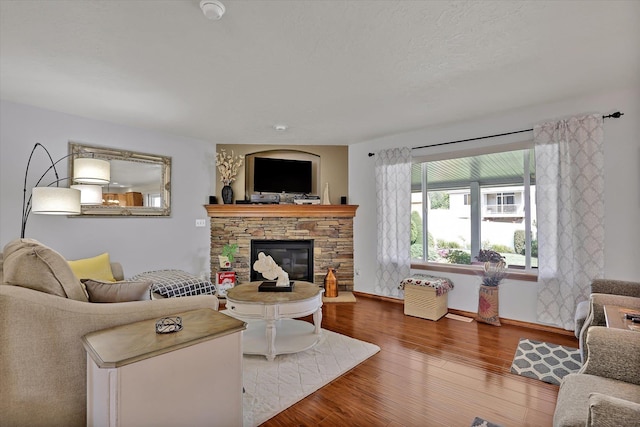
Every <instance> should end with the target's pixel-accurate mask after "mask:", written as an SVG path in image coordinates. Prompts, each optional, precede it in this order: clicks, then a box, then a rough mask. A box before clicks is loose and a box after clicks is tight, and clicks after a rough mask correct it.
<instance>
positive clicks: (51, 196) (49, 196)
mask: <svg viewBox="0 0 640 427" xmlns="http://www.w3.org/2000/svg"><path fill="white" fill-rule="evenodd" d="M38 147H40V148H42V149H43V150H44V151H45V153H46V154H47V157H48V158H49V161H50V162H51V165H50V166H49V167H48V168H47V169H46V170H45V171H44V173H43V174H42V175H41V176H40V178H39V179H38V181H37V182H36V183H35V185H34V186H33V187H32V188H31V194H30V195H29V198H27V179H28V177H29V167H30V166H31V159H32V158H33V154H34V153H35V151H36V150H37V149H38ZM71 155H72V154H67V155H66V156H64V157H61V158H60V159H58V160H56V161H55V162H54V161H53V158H52V157H51V154H50V153H49V150H47V149H46V147H45V146H44V145H42V144H40V143H39V142H37V143H36V144H35V145H34V146H33V149H32V150H31V154H30V155H29V160H28V161H27V169H26V170H25V173H24V186H23V188H22V227H21V229H20V238H24V235H25V230H26V227H27V220H28V219H29V214H31V213H32V212H33V213H34V214H41V215H79V214H80V212H81V205H85V204H86V205H91V204H102V188H101V187H100V185H101V184H108V183H109V181H110V179H111V168H110V164H109V162H108V161H106V160H100V159H94V158H76V159H74V164H73V166H74V176H73V178H60V176H59V175H58V170H57V168H56V165H57V164H58V163H60V162H61V161H62V160H64V159H66V158H68V157H70V156H71ZM51 170H53V172H54V174H55V180H53V181H52V182H50V183H49V184H47V185H44V186H39V185H40V184H41V183H42V182H43V180H44V179H45V177H46V176H47V175H48V174H49V172H50V171H51ZM65 180H69V181H71V182H72V183H73V182H78V183H79V184H78V185H75V184H74V185H71V186H70V187H60V182H61V181H65ZM87 184H93V185H87Z"/></svg>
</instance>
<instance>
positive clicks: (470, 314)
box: [353, 291, 575, 336]
mask: <svg viewBox="0 0 640 427" xmlns="http://www.w3.org/2000/svg"><path fill="white" fill-rule="evenodd" d="M353 294H354V295H355V296H357V297H363V298H371V299H377V300H381V301H387V302H393V303H396V304H404V300H401V299H398V298H391V297H385V296H382V295H375V294H369V293H366V292H356V291H354V292H353ZM449 313H453V314H457V315H459V316H465V317H471V318H475V317H476V314H477V313H475V312H472V311H464V310H458V309H455V308H450V309H449ZM500 322H501V323H504V324H505V325H513V326H521V327H523V328H528V329H535V330H538V331H545V332H552V333H554V334H560V335H566V336H575V334H574V333H573V331H567V330H566V329H562V328H558V327H555V326H549V325H541V324H540V323H533V322H525V321H522V320H514V319H507V318H504V317H501V318H500Z"/></svg>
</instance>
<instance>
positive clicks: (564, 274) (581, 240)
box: [533, 115, 604, 330]
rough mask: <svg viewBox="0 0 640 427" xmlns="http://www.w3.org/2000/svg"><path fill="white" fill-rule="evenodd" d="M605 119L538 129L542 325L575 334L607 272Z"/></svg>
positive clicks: (539, 307)
mask: <svg viewBox="0 0 640 427" xmlns="http://www.w3.org/2000/svg"><path fill="white" fill-rule="evenodd" d="M602 122H603V119H602V115H590V116H583V117H574V118H570V119H568V120H561V121H558V122H551V123H544V124H541V125H539V126H535V127H534V129H533V138H534V142H535V157H536V194H537V222H538V265H539V267H538V305H537V312H538V320H539V321H540V322H544V323H550V324H554V325H557V326H559V327H562V328H564V329H567V330H573V329H574V314H575V309H576V305H577V303H578V302H580V301H584V300H586V299H588V296H589V292H590V285H591V281H592V280H593V279H595V278H600V277H602V275H603V272H604V152H603V129H602Z"/></svg>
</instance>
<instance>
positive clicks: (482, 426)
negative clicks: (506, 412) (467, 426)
mask: <svg viewBox="0 0 640 427" xmlns="http://www.w3.org/2000/svg"><path fill="white" fill-rule="evenodd" d="M471 427H502V426H500V424H495V423H492V422H489V421H487V420H483V419H482V418H480V417H475V418H474V420H473V423H471Z"/></svg>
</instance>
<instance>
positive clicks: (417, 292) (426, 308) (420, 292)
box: [404, 284, 447, 320]
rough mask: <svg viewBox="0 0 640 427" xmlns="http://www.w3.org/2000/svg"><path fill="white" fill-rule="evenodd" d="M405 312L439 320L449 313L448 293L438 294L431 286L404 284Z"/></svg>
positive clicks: (408, 314) (409, 314)
mask: <svg viewBox="0 0 640 427" xmlns="http://www.w3.org/2000/svg"><path fill="white" fill-rule="evenodd" d="M404 314H406V315H407V316H415V317H420V318H422V319H429V320H438V319H440V318H441V317H442V316H444V315H445V314H447V294H446V293H445V294H444V295H440V296H437V295H436V290H435V288H432V287H429V286H417V285H410V284H407V285H404Z"/></svg>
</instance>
